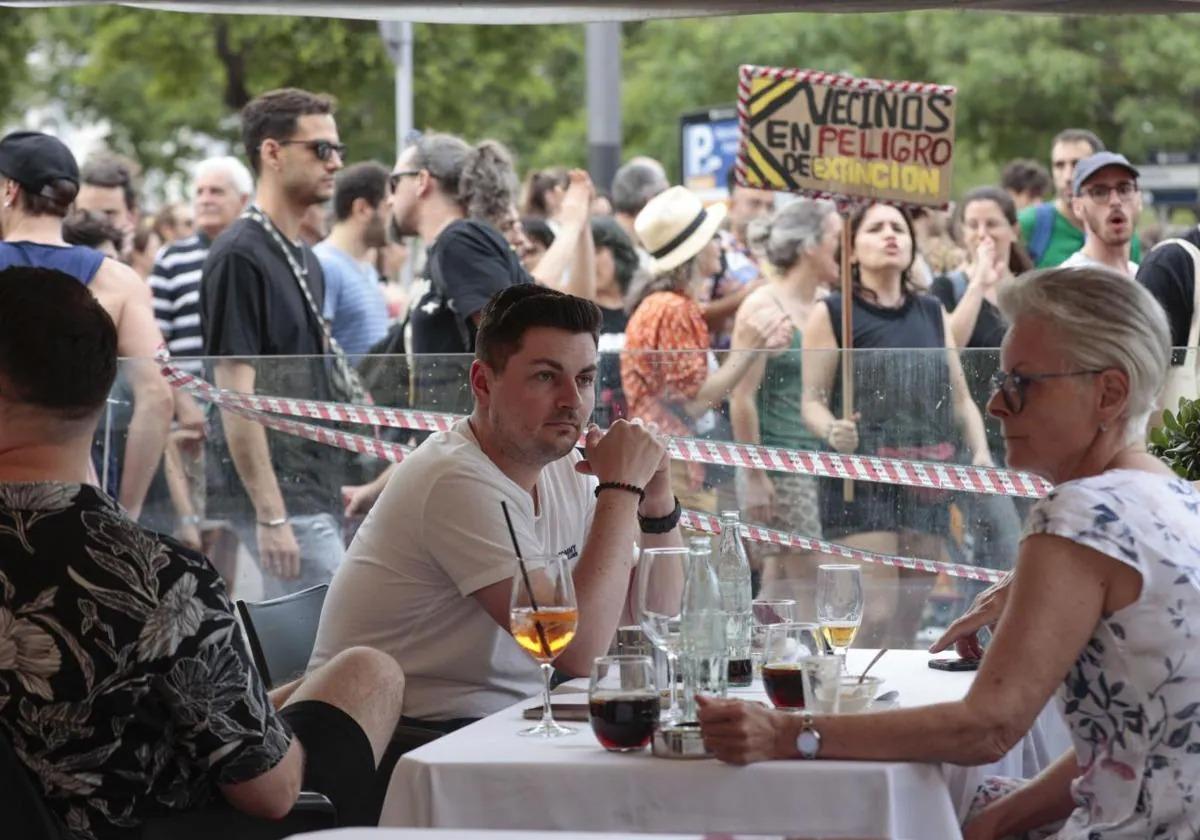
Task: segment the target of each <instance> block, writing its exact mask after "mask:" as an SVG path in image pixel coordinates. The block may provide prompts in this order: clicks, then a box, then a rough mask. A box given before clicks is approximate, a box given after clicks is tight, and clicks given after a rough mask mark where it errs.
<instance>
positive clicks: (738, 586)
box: [717, 510, 754, 686]
mask: <svg viewBox="0 0 1200 840" xmlns="http://www.w3.org/2000/svg"><path fill="white" fill-rule="evenodd" d="M738 519H739V517H738V512H737V511H736V510H724V511H721V549H720V551H719V552H718V555H717V580H718V581H719V582H720V585H721V606H722V608H723V609H724V610H725V616H726V621H725V646H726V648H727V651H726V655H727V656H728V658H729V684H730V685H737V686H747V685H750V684H751V683H752V682H753V681H754V667H753V665H752V664H751V660H750V634H751V631H752V629H753V626H754V613H753V610H752V608H751V604H750V602H751V600H752V599H753V595H752V593H751V586H750V561H749V560H748V559H747V557H746V547H745V546H744V545H743V544H742V535H741V531H740V530H739V523H738Z"/></svg>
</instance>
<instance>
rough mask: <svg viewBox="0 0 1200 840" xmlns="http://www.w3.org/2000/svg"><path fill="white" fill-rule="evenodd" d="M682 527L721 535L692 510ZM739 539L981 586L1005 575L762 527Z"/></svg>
mask: <svg viewBox="0 0 1200 840" xmlns="http://www.w3.org/2000/svg"><path fill="white" fill-rule="evenodd" d="M680 522H681V523H682V525H683V527H685V528H691V529H692V530H694V531H703V532H705V533H708V534H719V533H721V522H720V520H719V519H718V518H717V517H715V516H711V515H709V514H707V513H699V512H697V511H694V510H687V511H684V512H683V517H682V518H681V519H680ZM741 533H742V537H743V538H745V539H748V540H750V541H752V542H759V543H771V544H773V545H780V546H784V547H786V548H798V549H801V550H802V551H818V552H821V553H822V554H831V555H836V556H838V557H844V558H846V559H847V560H855V561H859V562H862V563H875V564H878V565H881V566H892V567H894V568H897V569H911V570H913V571H918V572H928V573H929V574H934V575H936V574H946V575H948V576H950V577H958V578H966V579H968V580H978V581H983V582H984V583H995V582H997V581H998V580H1000V579H1001V578H1002V577H1004V572H999V571H996V570H994V569H982V568H980V567H979V566H968V565H964V564H961V563H943V562H942V561H940V560H922V559H920V558H917V557H898V556H896V555H894V554H879V553H877V552H874V551H864V550H862V549H859V548H851V547H850V546H847V545H839V544H838V543H831V542H826V541H825V540H817V539H813V538H812V537H805V536H802V535H800V534H793V533H789V532H787V531H777V530H775V529H774V528H764V527H762V526H761V525H748V524H746V523H744V522H743V523H742V525H741Z"/></svg>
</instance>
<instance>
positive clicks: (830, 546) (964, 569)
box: [160, 359, 1001, 583]
mask: <svg viewBox="0 0 1200 840" xmlns="http://www.w3.org/2000/svg"><path fill="white" fill-rule="evenodd" d="M160 364H161V365H162V369H163V375H164V376H165V377H166V378H167V381H168V382H170V384H171V385H173V386H175V387H179V388H185V389H187V390H188V391H190V392H191V393H194V394H195V395H196V396H198V397H200V398H201V399H203V400H206V401H209V402H213V403H216V404H218V405H220V406H221V407H222V408H224V409H225V410H227V411H232V412H234V413H235V414H239V415H241V416H243V417H247V418H249V419H251V420H254V421H255V422H257V423H261V424H262V425H263V426H266V427H267V428H269V429H274V430H276V431H278V432H283V433H284V434H289V435H294V436H296V437H301V438H304V439H306V440H311V441H314V442H316V443H321V444H325V445H326V446H333V447H336V448H338V449H344V450H347V451H349V452H356V453H359V454H362V455H370V456H373V457H375V458H379V459H381V460H384V461H390V462H392V463H399V462H400V461H402V460H404V458H405V456H407V455H408V453H409V451H410V450H409V449H408V448H407V447H404V446H401V445H400V444H397V443H389V442H387V441H381V440H377V439H375V438H371V437H366V436H364V435H356V434H350V433H348V432H342V431H339V430H337V429H330V428H328V427H326V426H317V425H314V424H312V423H302V422H300V421H297V420H288V419H286V418H284V417H280V416H278V411H277V409H268V408H265V406H267V405H272V404H274V405H276V406H277V408H279V409H281V408H283V407H284V406H286V405H290V404H293V403H304V402H309V401H306V400H291V399H278V398H274V397H251V396H249V395H247V394H240V393H237V392H235V391H226V390H224V389H222V388H217V387H216V386H214V385H211V384H210V383H208V382H205V381H204V380H203V379H200V378H198V377H195V376H192V375H191V374H189V373H186V372H184V371H181V370H179V369H178V368H175V367H172V366H171V365H170V364H169V363H167V362H166V361H165V359H160ZM255 405H260V406H264V407H263V408H255V407H252V406H255ZM315 405H321V406H334V407H339V408H342V409H345V410H347V412H348V413H349V414H351V415H354V416H353V419H351V420H350V421H349V422H358V423H370V422H372V421H371V420H370V419H368V418H365V417H359V416H357V415H358V414H359V413H360V412H377V411H380V412H385V413H393V414H394V413H396V412H395V411H394V410H393V409H375V408H370V409H367V408H364V407H361V406H352V405H340V404H337V403H319V404H315ZM309 408H312V406H309ZM272 412H276V413H272ZM406 413H412V414H416V415H420V414H422V413H423V412H406ZM331 414H332V412H328V411H327V412H326V415H331ZM326 415H318V416H320V417H321V419H326V420H331V419H337V418H334V417H332V416H326ZM433 418H436V419H437V420H439V421H441V420H444V419H445V418H450V419H451V421H452V420H453V419H457V418H455V417H454V415H450V414H439V415H433ZM424 419H431V418H424ZM375 425H383V424H375ZM400 428H411V427H407V426H402V427H400ZM421 428H429V427H426V426H423V427H421ZM447 428H448V427H447ZM696 443H703V441H696ZM681 522H682V523H683V525H684V527H686V528H691V529H693V530H696V531H703V532H705V533H710V534H719V533H720V532H721V524H720V520H718V519H717V518H716V517H715V516H711V515H709V514H706V513H700V512H698V511H692V510H688V511H684V513H683V517H682V519H681ZM742 536H743V537H744V538H746V539H748V540H751V541H752V542H761V543H772V544H774V545H780V546H785V547H789V548H799V549H801V550H805V551H819V552H822V553H824V554H829V555H835V556H839V557H845V558H847V559H850V560H857V561H860V562H864V563H877V564H881V565H885V566H893V567H896V568H901V569H914V570H917V571H923V572H929V573H931V574H937V573H939V572H942V573H945V574H947V575H949V576H950V577H959V578H966V579H968V580H979V581H985V582H988V583H994V582H995V581H997V580H999V579H1000V576H1001V573H1000V572H994V571H991V570H989V569H981V568H979V567H977V566H968V565H963V564H956V563H943V562H940V561H936V560H922V559H919V558H913V557H897V556H894V555H890V554H878V553H875V552H870V551H863V550H861V549H857V548H851V547H849V546H844V545H839V544H837V543H831V542H826V541H824V540H816V539H812V538H811V537H806V536H803V535H801V534H795V533H788V532H786V531H777V530H775V529H773V528H763V527H760V526H758V525H746V524H743V525H742Z"/></svg>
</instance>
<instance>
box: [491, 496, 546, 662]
mask: <svg viewBox="0 0 1200 840" xmlns="http://www.w3.org/2000/svg"><path fill="white" fill-rule="evenodd" d="M500 508H501V510H503V511H504V521H505V522H506V523H508V536H509V537H511V538H512V544H513V551H514V552H515V553H516V555H517V565H518V566H519V567H520V568H521V579H522V580H524V581H525V591H526V592H528V593H529V606H530V607H532V608H533V612H534V614H535V615H536V614H537V612H538V605H537V598H536V597H534V594H533V587H532V586H531V585H530V583H529V572H528V571H527V570H526V569H525V559H524V558H523V557H521V546H520V545H518V544H517V532H516V529H514V528H513V524H512V517H511V516H509V515H508V503H507V502H505V501H504V500H503V499H501V500H500ZM533 626H534V627H536V628H537V634H538V639H539V640H540V641H541V643H542V650H544V651H545V652H546V658H548V659H553V658H554V656H553V654H552V653H551V651H550V643H549V642H548V641H546V631H545V630H543V629H542V623H541V622H540V621H538V620H537V619H536V618H535V619H534V620H533Z"/></svg>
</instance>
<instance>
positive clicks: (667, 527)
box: [638, 496, 683, 534]
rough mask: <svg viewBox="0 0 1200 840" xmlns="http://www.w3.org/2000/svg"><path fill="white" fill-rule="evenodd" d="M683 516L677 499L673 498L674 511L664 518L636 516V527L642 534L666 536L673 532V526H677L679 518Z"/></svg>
mask: <svg viewBox="0 0 1200 840" xmlns="http://www.w3.org/2000/svg"><path fill="white" fill-rule="evenodd" d="M682 515H683V508H682V507H681V506H680V504H679V497H678V496H676V497H675V510H673V511H671V512H670V513H668V514H667V515H666V516H658V517H649V516H642V515H641V514H640V513H639V514H638V525H639V526H640V527H641V529H642V533H643V534H666V533H669V532H671V531H673V530H675V526H676V525H678V524H679V517H680V516H682Z"/></svg>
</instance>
